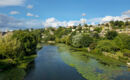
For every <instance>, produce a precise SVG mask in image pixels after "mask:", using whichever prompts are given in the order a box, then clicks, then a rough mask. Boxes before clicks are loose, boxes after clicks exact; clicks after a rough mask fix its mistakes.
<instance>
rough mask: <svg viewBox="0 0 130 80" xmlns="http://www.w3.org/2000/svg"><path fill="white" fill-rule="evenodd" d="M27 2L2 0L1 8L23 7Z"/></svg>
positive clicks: (0, 1) (0, 2) (22, 0)
mask: <svg viewBox="0 0 130 80" xmlns="http://www.w3.org/2000/svg"><path fill="white" fill-rule="evenodd" d="M24 2H25V0H0V7H5V6H21V5H23V4H24Z"/></svg>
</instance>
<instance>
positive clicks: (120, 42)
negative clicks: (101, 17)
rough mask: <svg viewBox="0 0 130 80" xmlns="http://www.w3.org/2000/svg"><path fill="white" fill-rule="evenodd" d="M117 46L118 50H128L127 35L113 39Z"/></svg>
mask: <svg viewBox="0 0 130 80" xmlns="http://www.w3.org/2000/svg"><path fill="white" fill-rule="evenodd" d="M114 41H115V43H116V45H117V46H119V47H120V49H129V50H130V36H128V35H127V34H120V35H118V36H117V37H116V38H115V39H114Z"/></svg>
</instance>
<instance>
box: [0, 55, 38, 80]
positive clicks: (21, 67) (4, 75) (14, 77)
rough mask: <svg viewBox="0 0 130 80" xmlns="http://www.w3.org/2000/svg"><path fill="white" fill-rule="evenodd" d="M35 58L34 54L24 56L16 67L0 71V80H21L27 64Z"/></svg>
mask: <svg viewBox="0 0 130 80" xmlns="http://www.w3.org/2000/svg"><path fill="white" fill-rule="evenodd" d="M36 56H37V55H36V54H34V55H31V56H25V57H24V59H23V60H20V61H19V63H18V64H17V65H16V66H14V67H11V68H8V69H7V70H4V71H1V72H0V80H23V79H24V77H25V75H26V71H27V69H28V66H29V64H30V63H31V62H33V61H34V59H35V57H36Z"/></svg>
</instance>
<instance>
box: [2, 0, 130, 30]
mask: <svg viewBox="0 0 130 80" xmlns="http://www.w3.org/2000/svg"><path fill="white" fill-rule="evenodd" d="M127 17H130V0H0V29H1V30H5V29H26V28H43V27H50V26H52V27H58V26H73V25H78V24H83V23H87V24H93V25H94V24H98V23H104V22H107V21H111V20H124V18H127Z"/></svg>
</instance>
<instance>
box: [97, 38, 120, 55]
mask: <svg viewBox="0 0 130 80" xmlns="http://www.w3.org/2000/svg"><path fill="white" fill-rule="evenodd" d="M96 48H98V49H100V50H101V51H104V52H111V51H118V50H119V47H118V46H117V45H116V44H115V43H114V42H113V41H111V40H101V41H99V42H98V44H97V47H96Z"/></svg>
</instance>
